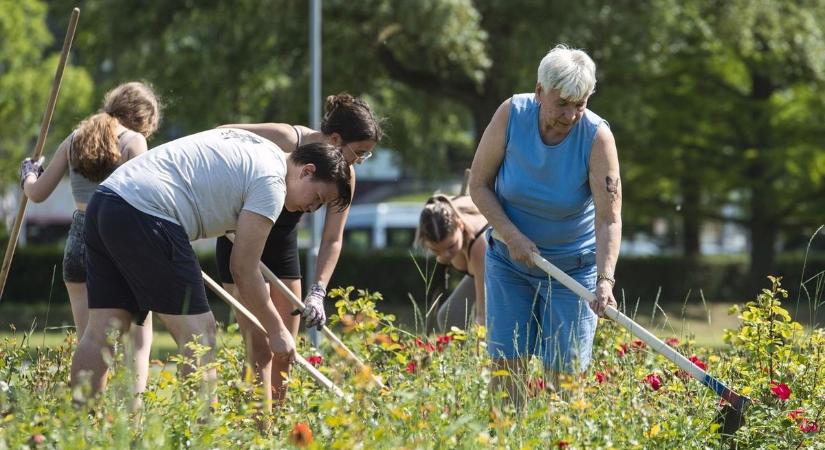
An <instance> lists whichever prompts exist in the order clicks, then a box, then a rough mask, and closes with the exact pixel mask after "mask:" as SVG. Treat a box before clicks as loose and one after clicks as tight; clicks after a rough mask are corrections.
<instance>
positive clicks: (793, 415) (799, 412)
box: [788, 408, 805, 420]
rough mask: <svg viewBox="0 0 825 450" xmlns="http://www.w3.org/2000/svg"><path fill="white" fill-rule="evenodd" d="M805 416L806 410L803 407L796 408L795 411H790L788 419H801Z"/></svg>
mask: <svg viewBox="0 0 825 450" xmlns="http://www.w3.org/2000/svg"><path fill="white" fill-rule="evenodd" d="M804 418H805V410H804V409H802V408H796V409H794V410H793V411H789V412H788V419H791V420H801V419H804Z"/></svg>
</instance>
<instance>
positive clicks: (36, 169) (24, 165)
mask: <svg viewBox="0 0 825 450" xmlns="http://www.w3.org/2000/svg"><path fill="white" fill-rule="evenodd" d="M43 161H44V158H43V157H42V156H41V157H40V159H38V160H37V161H34V160H32V159H31V158H26V159H24V160H23V162H21V163H20V187H22V186H23V184H24V182H25V181H26V178H27V177H28V176H29V175H31V174H34V178H35V179H36V178H39V177H40V175H41V174H42V173H43Z"/></svg>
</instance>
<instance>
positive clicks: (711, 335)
mask: <svg viewBox="0 0 825 450" xmlns="http://www.w3.org/2000/svg"><path fill="white" fill-rule="evenodd" d="M731 305H732V304H730V303H715V304H708V306H707V308H706V309H705V308H704V307H702V306H701V305H698V306H689V307H687V308H685V311H684V312H683V311H681V310H676V309H671V308H665V310H664V312H663V311H661V310H657V311H656V315H655V316H652V315H651V313H650V311H637V312H636V313H635V314H634V313H633V311H628V312H627V314H628V316H630V317H631V318H634V320H636V321H637V322H639V323H640V324H642V325H643V326H645V327H648V328H649V329H650V331H652V332H653V333H654V334H656V335H657V336H659V337H660V338H666V337H670V336H676V337H678V338H680V339H681V340H683V341H684V340H687V339H693V340H694V342H695V345H697V346H700V347H709V348H719V347H722V346H724V342H723V341H722V336H723V331H724V330H725V329H727V328H735V327H736V326H737V325H738V324H739V320H738V319H737V318H736V316H730V315H728V313H727V311H728V308H730V306H731ZM379 309H380V310H381V311H382V312H385V313H391V314H395V315H396V317H398V322H399V326H400V327H401V328H402V329H406V330H409V331H414V329H415V324H414V319H413V311H412V307H411V306H409V305H397V304H382V305H380V307H379ZM52 317H54V316H52ZM34 318H35V319H37V322H40V321H41V319H40V316H39V315H36V314H35V315H34ZM651 318H652V320H651ZM37 322H35V324H36V323H37ZM63 323H64V325H62V326H55V327H52V326H50V327H48V328H47V330H46V331H45V332H44V331H43V328H42V327H39V326H36V327H35V329H34V332H33V333H32V335H31V337H30V339H29V341H28V345H29V347H30V348H32V349H34V348H36V347H38V346H44V345H45V346H46V347H55V346H57V345H58V344H60V343H62V342H63V339H64V337H65V335H66V333H67V332H68V331H69V330H72V331H73V330H74V327H72V326H70V325H65V321H64V322H63ZM155 323H156V327H157V329H156V330H155V333H154V340H153V342H152V358H153V359H166V357H168V356H169V355H170V354H173V353H175V352H176V351H177V346H176V345H175V341H174V340H173V339H172V336H171V335H170V334H169V332H167V331H165V330H163V329H162V325H159V324H158V322H157V321H156V322H155ZM30 329H31V328H30V327H26V328H25V329H21V327H20V326H18V327H17V333H22V332H24V331H29V330H30ZM0 330H2V331H0V340H2V339H4V338H6V337H9V336H11V334H12V333H11V331H10V329H9V325H8V324H7V323H0ZM219 339H227V337H226V335H225V334H221V335H220V337H219ZM230 339H238V337H237V336H234V337H232V338H230ZM219 344H221V342H219Z"/></svg>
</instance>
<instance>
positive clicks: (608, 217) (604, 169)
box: [589, 126, 622, 315]
mask: <svg viewBox="0 0 825 450" xmlns="http://www.w3.org/2000/svg"><path fill="white" fill-rule="evenodd" d="M589 180H590V190H591V191H592V192H593V204H594V205H595V207H596V270H597V272H598V273H599V274H602V275H604V276H606V277H608V278H611V279H613V278H615V277H614V273H615V270H616V261H617V260H618V258H619V247H620V246H621V243H622V184H621V180H620V177H619V156H618V151H617V150H616V142H615V140H614V139H613V133H611V132H610V129H609V128H608V127H606V126H601V127H599V128H598V130H596V137H595V140H594V141H593V149H592V151H591V153H590V173H589ZM594 303H595V304H592V305H591V308H593V311H595V312H596V313H597V314H599V315H602V314H603V311H604V306H605V305H607V304H608V303H610V304H612V305H614V306H615V304H616V300H615V298H614V297H613V284H612V283H611V282H610V281H608V280H605V279H602V280H600V281H599V282H598V284H597V285H596V301H595V302H594Z"/></svg>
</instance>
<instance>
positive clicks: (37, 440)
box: [31, 425, 816, 445]
mask: <svg viewBox="0 0 825 450" xmlns="http://www.w3.org/2000/svg"><path fill="white" fill-rule="evenodd" d="M814 427H816V425H814ZM806 433H807V431H806ZM31 442H32V444H34V445H40V444H43V443H44V442H46V436H43V435H42V434H40V433H37V434H33V435H32V439H31Z"/></svg>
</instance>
